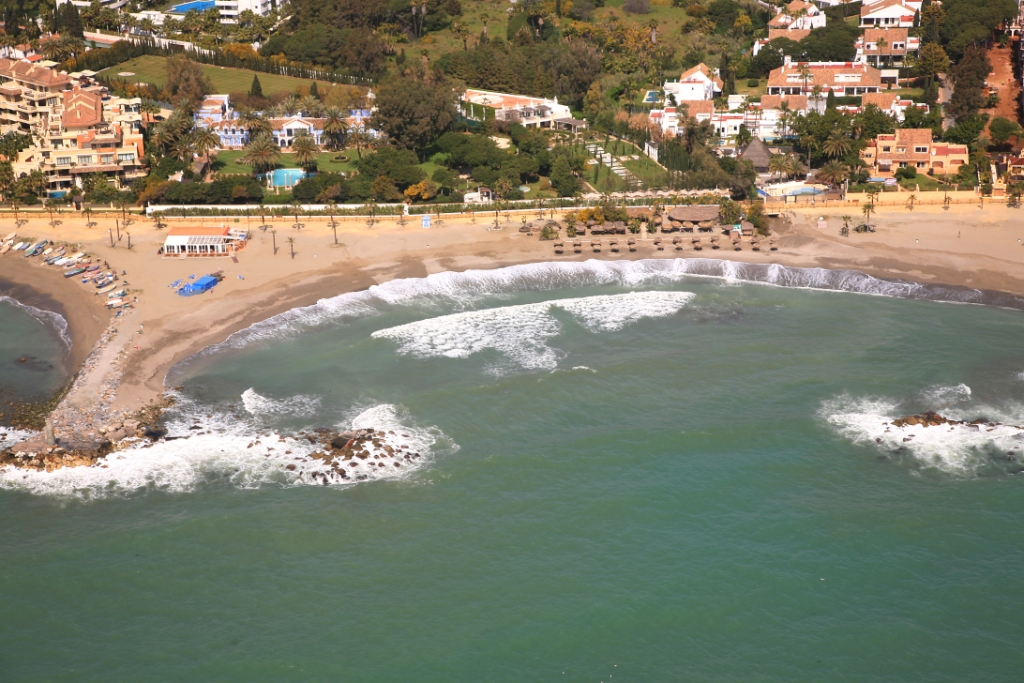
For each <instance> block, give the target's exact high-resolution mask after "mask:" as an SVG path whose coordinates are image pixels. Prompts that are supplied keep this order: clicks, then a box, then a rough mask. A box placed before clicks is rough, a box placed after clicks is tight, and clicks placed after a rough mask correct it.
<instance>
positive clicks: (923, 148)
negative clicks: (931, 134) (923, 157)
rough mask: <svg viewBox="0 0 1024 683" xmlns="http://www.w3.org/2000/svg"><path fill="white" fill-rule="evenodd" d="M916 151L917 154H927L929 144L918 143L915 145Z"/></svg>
mask: <svg viewBox="0 0 1024 683" xmlns="http://www.w3.org/2000/svg"><path fill="white" fill-rule="evenodd" d="M914 153H915V154H927V153H928V146H927V145H917V146H916V147H914Z"/></svg>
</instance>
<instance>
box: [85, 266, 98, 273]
mask: <svg viewBox="0 0 1024 683" xmlns="http://www.w3.org/2000/svg"><path fill="white" fill-rule="evenodd" d="M99 269H100V267H99V265H95V266H89V267H88V268H86V269H85V272H87V273H91V272H93V271H97V270H99Z"/></svg>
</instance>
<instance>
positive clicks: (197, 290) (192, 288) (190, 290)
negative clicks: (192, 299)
mask: <svg viewBox="0 0 1024 683" xmlns="http://www.w3.org/2000/svg"><path fill="white" fill-rule="evenodd" d="M215 284H217V278H215V277H213V276H212V275H204V276H202V277H201V278H199V279H198V280H196V281H195V282H190V283H188V284H187V285H185V286H184V287H182V288H181V289H179V290H178V294H180V295H181V296H192V295H193V294H202V293H203V292H208V291H210V290H211V289H213V286H214V285H215Z"/></svg>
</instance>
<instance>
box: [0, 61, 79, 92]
mask: <svg viewBox="0 0 1024 683" xmlns="http://www.w3.org/2000/svg"><path fill="white" fill-rule="evenodd" d="M0 78H13V79H16V80H19V81H23V82H25V83H28V84H30V85H37V86H41V87H47V88H49V87H53V86H61V85H69V84H70V83H71V79H70V78H69V77H68V75H67V74H66V73H61V72H59V71H54V70H53V69H47V68H46V67H44V66H38V65H36V64H30V63H29V62H26V61H15V60H13V59H0Z"/></svg>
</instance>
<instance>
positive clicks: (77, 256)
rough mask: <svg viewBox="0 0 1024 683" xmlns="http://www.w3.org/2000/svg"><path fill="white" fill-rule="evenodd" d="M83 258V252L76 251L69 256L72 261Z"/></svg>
mask: <svg viewBox="0 0 1024 683" xmlns="http://www.w3.org/2000/svg"><path fill="white" fill-rule="evenodd" d="M83 256H85V252H84V251H76V252H75V253H74V254H72V255H71V258H73V259H80V258H82V257H83Z"/></svg>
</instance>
